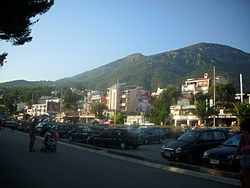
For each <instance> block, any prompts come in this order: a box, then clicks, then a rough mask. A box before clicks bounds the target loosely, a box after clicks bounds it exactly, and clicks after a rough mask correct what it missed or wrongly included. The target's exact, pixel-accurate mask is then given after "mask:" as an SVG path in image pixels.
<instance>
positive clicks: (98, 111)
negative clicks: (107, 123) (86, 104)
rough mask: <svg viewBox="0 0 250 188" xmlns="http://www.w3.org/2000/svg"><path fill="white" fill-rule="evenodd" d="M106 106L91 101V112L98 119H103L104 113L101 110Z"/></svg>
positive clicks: (105, 108)
mask: <svg viewBox="0 0 250 188" xmlns="http://www.w3.org/2000/svg"><path fill="white" fill-rule="evenodd" d="M107 109H108V107H107V106H106V105H105V104H102V103H93V104H92V106H91V113H93V114H95V116H96V117H97V118H98V119H103V118H104V115H103V112H104V110H107Z"/></svg>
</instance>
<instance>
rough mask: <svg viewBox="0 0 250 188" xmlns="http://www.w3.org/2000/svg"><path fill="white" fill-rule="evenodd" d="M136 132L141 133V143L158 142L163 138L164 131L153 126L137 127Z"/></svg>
mask: <svg viewBox="0 0 250 188" xmlns="http://www.w3.org/2000/svg"><path fill="white" fill-rule="evenodd" d="M137 132H138V133H139V134H140V135H141V137H142V140H143V144H150V143H159V144H161V143H162V142H163V140H164V137H165V135H164V132H163V131H162V130H161V129H159V128H155V127H139V128H138V129H137Z"/></svg>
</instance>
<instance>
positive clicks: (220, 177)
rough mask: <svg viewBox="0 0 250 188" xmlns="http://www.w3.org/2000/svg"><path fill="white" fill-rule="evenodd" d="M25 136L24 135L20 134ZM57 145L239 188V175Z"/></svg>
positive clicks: (94, 148) (148, 158)
mask: <svg viewBox="0 0 250 188" xmlns="http://www.w3.org/2000/svg"><path fill="white" fill-rule="evenodd" d="M21 134H24V135H27V134H26V133H21ZM37 137H38V139H43V137H40V136H37ZM58 143H61V144H66V145H71V146H76V148H86V149H87V150H89V151H90V152H91V151H92V152H94V153H99V154H102V155H105V156H110V157H113V158H117V159H121V160H126V161H130V162H134V163H137V164H140V165H144V166H148V167H152V168H158V169H162V170H166V171H170V172H174V173H178V174H184V175H188V176H193V177H196V178H201V179H206V180H210V181H215V182H219V183H223V184H229V185H233V186H237V187H239V186H240V181H239V177H240V175H239V173H234V172H227V171H221V170H215V169H210V168H206V167H201V166H196V165H190V164H186V163H180V162H173V161H167V160H165V159H162V160H161V159H155V158H150V157H145V156H141V155H135V154H130V153H126V152H125V151H123V152H122V151H117V150H112V149H107V150H106V149H104V148H100V147H96V146H92V145H88V144H83V143H77V142H69V141H68V140H65V139H58Z"/></svg>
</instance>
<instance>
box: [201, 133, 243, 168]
mask: <svg viewBox="0 0 250 188" xmlns="http://www.w3.org/2000/svg"><path fill="white" fill-rule="evenodd" d="M241 135H242V134H240V133H238V134H235V135H234V136H232V137H231V138H229V139H228V140H226V141H225V142H224V143H223V144H222V145H220V146H218V147H215V148H212V149H209V150H207V151H205V152H204V154H203V159H202V160H203V163H204V165H205V166H208V167H211V168H215V169H221V170H230V171H236V172H239V171H240V156H237V157H236V159H235V162H234V164H233V166H232V167H229V163H230V161H231V159H232V158H233V156H234V152H235V151H236V149H237V147H238V145H239V142H240V136H241Z"/></svg>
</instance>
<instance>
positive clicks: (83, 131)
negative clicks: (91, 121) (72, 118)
mask: <svg viewBox="0 0 250 188" xmlns="http://www.w3.org/2000/svg"><path fill="white" fill-rule="evenodd" d="M104 130H105V129H104V128H103V127H99V126H92V125H89V126H88V125H83V126H79V127H77V128H75V129H73V130H72V131H69V132H68V135H69V136H68V140H69V141H78V142H85V143H87V139H88V137H89V136H91V135H96V134H100V133H102V132H103V131H104Z"/></svg>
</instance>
